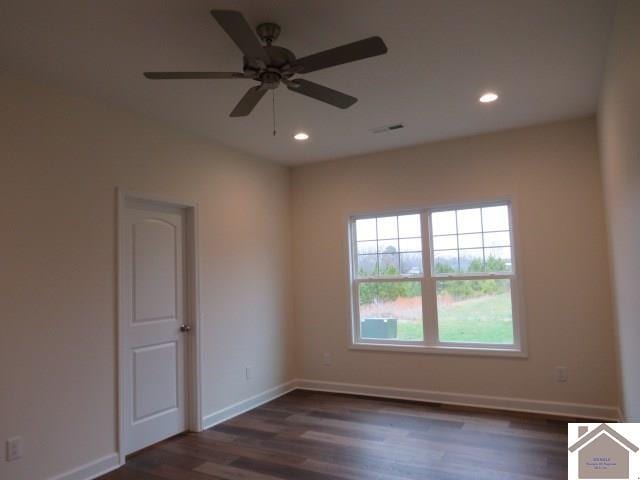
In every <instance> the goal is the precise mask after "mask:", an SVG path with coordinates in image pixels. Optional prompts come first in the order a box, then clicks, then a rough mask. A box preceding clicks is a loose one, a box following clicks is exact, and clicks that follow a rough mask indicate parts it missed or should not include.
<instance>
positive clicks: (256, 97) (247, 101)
mask: <svg viewBox="0 0 640 480" xmlns="http://www.w3.org/2000/svg"><path fill="white" fill-rule="evenodd" d="M265 93H267V90H266V89H264V88H260V86H257V87H251V88H250V89H249V90H248V91H247V93H245V94H244V96H243V97H242V98H241V99H240V101H239V102H238V104H237V105H236V108H234V109H233V111H232V112H231V114H229V116H230V117H246V116H247V115H249V114H250V113H251V112H252V110H253V109H254V108H255V106H256V105H257V104H258V102H259V101H260V99H261V98H262V97H263V96H264V94H265Z"/></svg>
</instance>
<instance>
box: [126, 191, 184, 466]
mask: <svg viewBox="0 0 640 480" xmlns="http://www.w3.org/2000/svg"><path fill="white" fill-rule="evenodd" d="M121 218H122V221H121V232H120V235H122V239H121V245H122V250H123V251H122V265H121V268H122V277H123V278H122V279H121V282H122V289H123V291H122V294H123V301H124V308H123V313H124V322H122V323H121V325H122V326H123V328H124V332H123V333H124V349H125V355H124V359H125V378H124V382H125V384H124V390H125V391H124V394H125V395H124V398H125V409H124V410H125V411H124V412H123V413H124V416H125V435H124V441H125V445H124V450H125V453H126V454H129V453H131V452H135V451H136V450H140V449H141V448H144V447H147V446H149V445H151V444H153V443H156V442H159V441H160V440H163V439H165V438H167V437H170V436H172V435H176V434H178V433H180V432H183V431H184V430H185V429H186V408H185V403H186V402H185V400H186V394H185V364H186V361H185V359H186V351H185V349H186V346H187V341H186V338H185V336H186V332H184V331H183V328H181V327H182V326H183V325H185V324H186V319H185V307H184V283H185V282H184V274H183V271H184V264H185V259H184V257H185V255H184V250H183V248H184V245H183V244H184V241H183V236H184V225H183V224H184V218H183V214H182V212H181V211H180V210H179V209H171V208H164V207H162V206H155V205H154V204H152V203H142V202H127V204H126V205H125V211H124V214H123V215H122V217H121Z"/></svg>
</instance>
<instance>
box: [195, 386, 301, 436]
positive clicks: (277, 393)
mask: <svg viewBox="0 0 640 480" xmlns="http://www.w3.org/2000/svg"><path fill="white" fill-rule="evenodd" d="M296 385H297V380H291V381H289V382H286V383H283V384H280V385H278V386H276V387H273V388H270V389H269V390H265V391H264V392H262V393H259V394H258V395H254V396H253V397H249V398H246V399H244V400H241V401H239V402H237V403H234V404H233V405H229V406H228V407H225V408H223V409H220V410H218V411H216V412H213V413H211V414H209V415H205V416H204V417H203V418H202V427H203V428H204V429H207V428H211V427H213V426H214V425H217V424H219V423H222V422H225V421H227V420H229V419H231V418H233V417H237V416H238V415H240V414H242V413H244V412H247V411H249V410H252V409H254V408H256V407H259V406H260V405H262V404H264V403H267V402H270V401H271V400H275V399H276V398H278V397H281V396H282V395H285V394H287V393H289V392H290V391H292V390H295V389H296Z"/></svg>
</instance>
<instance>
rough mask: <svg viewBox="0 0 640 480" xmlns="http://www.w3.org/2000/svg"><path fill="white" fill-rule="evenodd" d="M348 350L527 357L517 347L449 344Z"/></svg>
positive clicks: (354, 345) (366, 345) (373, 345)
mask: <svg viewBox="0 0 640 480" xmlns="http://www.w3.org/2000/svg"><path fill="white" fill-rule="evenodd" d="M349 350H369V351H379V352H401V353H420V354H436V355H469V356H479V357H511V358H527V357H528V355H527V353H526V352H525V351H524V350H523V349H522V348H518V347H511V348H491V347H487V348H484V347H470V346H451V345H429V346H427V345H406V344H403V345H397V344H381V343H352V344H351V346H350V347H349Z"/></svg>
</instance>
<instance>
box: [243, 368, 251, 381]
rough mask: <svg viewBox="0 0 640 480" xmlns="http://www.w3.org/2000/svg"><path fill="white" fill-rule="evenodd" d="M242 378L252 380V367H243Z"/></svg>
mask: <svg viewBox="0 0 640 480" xmlns="http://www.w3.org/2000/svg"><path fill="white" fill-rule="evenodd" d="M244 377H245V378H246V379H247V380H251V379H252V378H253V368H252V367H244Z"/></svg>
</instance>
